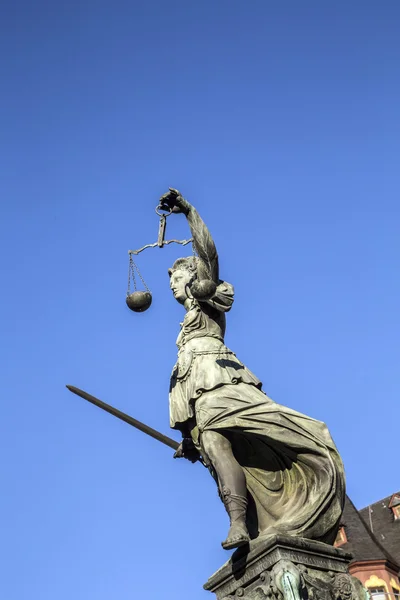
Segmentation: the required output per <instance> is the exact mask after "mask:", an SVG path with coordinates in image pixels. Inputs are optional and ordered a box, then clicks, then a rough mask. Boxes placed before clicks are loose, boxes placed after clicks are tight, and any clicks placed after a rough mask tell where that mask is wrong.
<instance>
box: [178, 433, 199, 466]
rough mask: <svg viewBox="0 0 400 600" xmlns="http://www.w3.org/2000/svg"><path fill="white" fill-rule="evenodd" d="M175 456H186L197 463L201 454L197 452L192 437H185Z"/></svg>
mask: <svg viewBox="0 0 400 600" xmlns="http://www.w3.org/2000/svg"><path fill="white" fill-rule="evenodd" d="M174 458H186V459H187V460H190V462H192V463H195V462H197V461H198V460H200V454H199V453H198V452H197V450H196V447H195V445H194V444H193V441H192V439H191V438H183V440H182V442H181V443H180V444H179V448H178V449H177V451H176V452H175V454H174Z"/></svg>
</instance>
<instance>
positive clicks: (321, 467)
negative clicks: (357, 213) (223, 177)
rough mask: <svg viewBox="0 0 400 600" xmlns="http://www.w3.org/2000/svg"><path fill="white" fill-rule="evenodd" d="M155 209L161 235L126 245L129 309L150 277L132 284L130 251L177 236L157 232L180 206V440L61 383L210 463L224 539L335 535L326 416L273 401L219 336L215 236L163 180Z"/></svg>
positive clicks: (333, 471)
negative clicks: (185, 236) (185, 249)
mask: <svg viewBox="0 0 400 600" xmlns="http://www.w3.org/2000/svg"><path fill="white" fill-rule="evenodd" d="M156 210H157V212H158V214H159V216H160V228H159V236H158V241H157V242H156V243H155V244H149V245H147V246H144V247H143V248H141V249H139V250H135V251H130V252H129V255H130V271H129V273H130V275H129V284H128V294H127V304H128V306H129V308H131V309H132V310H134V311H136V312H142V311H143V310H146V309H147V308H149V306H150V304H151V294H150V291H149V290H148V289H147V286H145V287H146V291H137V290H136V275H135V271H136V272H137V274H138V275H139V276H140V277H141V275H140V272H139V270H138V269H137V266H136V265H135V263H134V262H133V258H132V255H136V254H139V253H140V252H141V251H142V250H144V249H145V248H148V247H154V246H159V247H163V246H164V245H166V244H169V243H171V242H176V241H177V240H170V241H165V239H164V238H165V230H166V217H167V216H168V215H170V214H175V213H183V214H184V215H185V216H186V218H187V221H188V224H189V227H190V230H191V233H192V236H193V240H184V241H182V242H178V243H181V244H183V245H186V244H188V243H189V241H192V243H193V249H194V251H195V255H194V256H190V257H187V258H180V259H178V260H176V261H175V263H174V264H173V266H172V267H171V269H169V275H170V287H171V290H172V293H173V295H174V297H175V299H176V300H177V301H178V302H179V303H180V304H181V305H182V306H183V307H184V309H185V311H186V312H185V316H184V319H183V322H182V323H181V330H180V333H179V336H178V339H177V346H178V360H177V362H176V365H175V367H174V369H173V372H172V376H171V383H170V392H169V405H170V425H171V427H172V428H173V429H176V430H179V431H180V432H181V434H182V442H181V443H180V444H179V445H178V444H177V443H176V442H175V441H174V440H172V439H170V438H168V437H167V436H165V435H163V434H161V433H159V432H157V431H155V430H154V429H152V428H150V427H148V426H147V425H144V424H143V423H140V422H139V421H136V420H135V419H133V418H132V417H130V416H129V415H126V414H124V413H122V412H121V411H119V410H117V409H115V408H113V407H111V406H110V405H107V404H105V403H104V402H101V401H100V400H98V399H97V398H94V397H93V396H91V395H90V394H87V393H86V392H83V391H82V390H79V389H78V388H75V387H73V386H67V387H68V388H69V389H70V390H71V391H72V392H74V393H76V394H78V395H79V396H81V397H83V398H85V399H86V400H88V401H89V402H92V403H93V404H96V405H97V406H100V407H101V408H103V409H104V410H106V411H107V412H110V413H111V414H113V415H114V416H117V417H118V418H120V419H122V420H124V421H126V422H128V423H129V424H131V425H133V426H134V427H136V428H138V429H140V430H142V431H144V432H146V433H148V434H149V435H151V436H152V437H154V438H156V439H158V440H159V441H161V442H163V443H164V444H167V445H168V446H170V447H173V448H174V449H176V452H175V455H174V456H175V457H176V458H181V457H182V458H187V459H188V460H190V461H192V462H196V461H197V460H201V461H202V462H203V464H205V465H206V466H207V468H208V469H209V471H210V473H211V475H212V476H213V478H214V479H215V481H216V483H217V486H218V490H219V495H220V498H221V500H222V502H223V503H224V505H225V508H226V511H227V513H228V515H229V519H230V528H229V531H228V534H227V538H226V540H225V541H224V542H222V546H223V548H225V549H227V550H229V549H232V548H237V547H239V546H243V545H245V544H248V543H249V542H250V540H253V539H256V538H258V539H261V538H264V537H266V536H268V535H273V534H286V535H289V536H294V537H302V538H308V539H312V540H317V541H321V542H325V543H328V544H333V542H334V540H335V537H336V534H337V531H338V528H339V524H340V518H341V515H342V511H343V505H344V498H345V481H344V470H343V465H342V461H341V459H340V456H339V453H338V451H337V449H336V446H335V444H334V442H333V440H332V438H331V436H330V434H329V431H328V429H327V427H326V425H325V424H324V423H322V422H320V421H316V420H314V419H311V418H310V417H307V416H305V415H302V414H300V413H299V412H296V411H295V410H292V409H290V408H286V407H285V406H281V405H280V404H276V402H274V401H273V400H271V399H270V398H269V397H268V396H266V395H265V393H264V392H263V391H262V383H261V381H260V380H259V379H258V378H257V377H256V376H255V375H254V374H253V373H252V372H251V371H249V369H247V367H246V366H245V365H244V364H243V363H241V362H240V360H239V359H238V358H237V357H236V355H235V354H234V353H233V352H232V350H230V349H229V348H227V347H226V346H225V343H224V336H225V329H226V313H227V312H229V311H230V310H231V308H232V305H233V301H234V290H233V287H232V285H231V284H229V283H227V282H225V281H223V280H222V279H221V278H220V274H219V265H218V254H217V250H216V247H215V244H214V241H213V239H212V237H211V234H210V232H209V230H208V228H207V227H206V225H205V224H204V222H203V220H202V219H201V218H200V216H199V214H198V212H197V211H196V209H195V208H194V207H193V206H192V205H191V204H189V202H187V201H186V200H185V199H184V198H183V197H182V196H181V194H180V193H179V192H178V191H177V190H174V189H172V188H170V190H169V191H168V192H167V193H166V194H164V195H163V196H162V197H161V200H160V204H159V205H158V207H157V209H156ZM162 211H166V212H165V214H164V212H162ZM131 278H132V280H133V283H134V287H135V291H134V292H133V293H130V281H131ZM141 279H142V281H143V278H142V277H141ZM143 283H144V281H143ZM144 285H145V283H144Z"/></svg>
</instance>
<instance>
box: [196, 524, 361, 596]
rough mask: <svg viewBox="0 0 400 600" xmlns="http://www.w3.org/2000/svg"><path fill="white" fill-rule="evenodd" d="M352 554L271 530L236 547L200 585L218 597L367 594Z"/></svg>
mask: <svg viewBox="0 0 400 600" xmlns="http://www.w3.org/2000/svg"><path fill="white" fill-rule="evenodd" d="M351 558H352V557H351V555H350V554H348V553H346V552H344V551H343V550H340V548H334V547H333V546H329V545H328V544H323V543H322V542H315V541H313V540H307V539H303V538H293V537H289V536H285V535H271V536H268V537H267V538H265V539H261V540H254V541H252V542H251V544H250V546H248V547H244V548H239V549H238V550H236V551H235V552H234V554H233V555H232V557H231V559H230V560H229V561H228V562H227V563H226V564H225V565H224V566H223V567H221V568H220V569H219V570H218V571H217V572H216V573H214V575H212V576H211V577H210V579H209V580H208V581H207V583H206V584H205V586H204V589H206V590H209V591H210V592H214V594H216V596H217V599H218V600H236V598H243V600H265V599H266V598H268V599H269V600H367V598H368V595H367V592H366V590H365V589H364V588H363V587H362V585H361V583H360V581H359V580H358V579H356V578H355V577H352V576H351V575H349V573H348V570H347V567H348V564H349V562H350V560H351Z"/></svg>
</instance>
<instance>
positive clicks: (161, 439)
mask: <svg viewBox="0 0 400 600" xmlns="http://www.w3.org/2000/svg"><path fill="white" fill-rule="evenodd" d="M67 388H68V389H69V391H70V392H72V393H73V394H76V395H77V396H80V397H81V398H83V399H84V400H87V401H88V402H91V403H92V404H94V405H95V406H98V407H99V408H102V409H103V410H105V411H106V412H108V413H110V415H114V417H117V419H121V421H125V423H128V425H132V427H136V429H139V431H143V433H147V435H149V436H150V437H152V438H154V439H155V440H158V441H159V442H161V443H162V444H165V445H166V446H169V447H170V448H172V449H173V450H177V449H178V447H179V444H178V442H176V441H175V440H173V439H172V438H170V437H168V436H166V435H164V434H163V433H160V432H159V431H157V430H156V429H153V428H152V427H149V426H148V425H145V424H144V423H141V422H140V421H137V420H136V419H134V418H133V417H131V416H129V415H127V414H126V413H123V412H122V411H121V410H118V408H114V407H113V406H110V404H106V403H105V402H102V401H101V400H99V399H98V398H95V397H94V396H92V395H91V394H88V393H87V392H84V391H83V390H80V389H79V388H77V387H75V386H73V385H67Z"/></svg>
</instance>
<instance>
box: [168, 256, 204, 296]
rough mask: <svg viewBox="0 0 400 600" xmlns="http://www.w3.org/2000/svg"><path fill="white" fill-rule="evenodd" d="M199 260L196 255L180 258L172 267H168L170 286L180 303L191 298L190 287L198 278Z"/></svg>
mask: <svg viewBox="0 0 400 600" xmlns="http://www.w3.org/2000/svg"><path fill="white" fill-rule="evenodd" d="M197 260H198V259H197V258H196V256H189V257H187V258H178V260H176V261H175V262H174V264H173V265H172V268H171V269H168V274H169V277H170V288H171V290H172V293H173V294H174V298H175V300H177V301H178V302H179V303H180V304H184V302H185V300H186V299H187V298H189V294H190V287H191V286H192V284H193V283H194V281H196V279H197Z"/></svg>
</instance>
